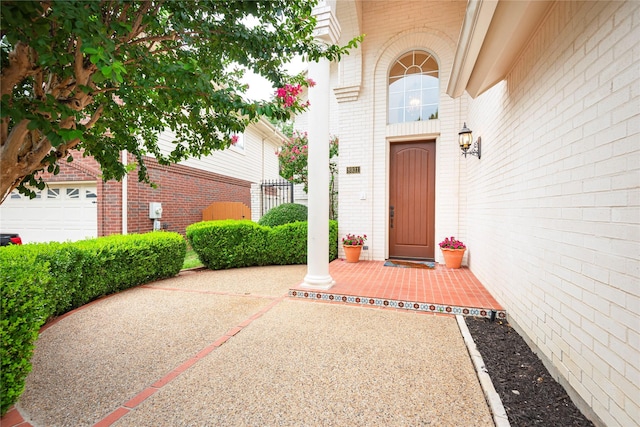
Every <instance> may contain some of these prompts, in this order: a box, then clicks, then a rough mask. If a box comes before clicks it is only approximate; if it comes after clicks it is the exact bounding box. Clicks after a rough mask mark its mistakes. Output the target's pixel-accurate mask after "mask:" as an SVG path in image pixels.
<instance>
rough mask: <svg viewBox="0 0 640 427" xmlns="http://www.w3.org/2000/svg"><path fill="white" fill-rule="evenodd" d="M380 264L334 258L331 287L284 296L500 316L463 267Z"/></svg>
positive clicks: (292, 291)
mask: <svg viewBox="0 0 640 427" xmlns="http://www.w3.org/2000/svg"><path fill="white" fill-rule="evenodd" d="M384 264H385V263H384V261H360V262H357V263H347V262H345V261H343V260H341V259H336V260H334V261H332V262H331V263H330V264H329V274H330V275H331V277H332V278H333V279H334V280H335V282H336V284H335V285H333V287H331V289H328V290H326V291H323V290H315V289H309V288H304V287H302V286H301V285H298V286H296V287H295V288H292V289H290V290H289V296H291V297H297V298H307V299H314V300H320V301H324V302H341V303H346V304H359V305H367V306H374V307H389V308H396V309H403V310H412V311H422V312H428V313H442V314H461V315H464V316H479V317H486V318H492V317H493V318H495V317H498V318H505V317H506V311H505V310H504V309H503V308H502V306H501V305H500V304H498V302H497V301H496V300H495V298H493V296H491V294H490V293H489V292H488V291H487V290H486V289H485V288H484V286H482V283H480V281H479V280H478V279H477V278H476V277H475V276H474V275H473V273H471V271H470V270H469V269H468V268H464V267H463V268H460V269H450V268H446V267H445V266H444V265H440V264H437V263H436V264H435V268H434V269H422V268H400V267H386V266H384Z"/></svg>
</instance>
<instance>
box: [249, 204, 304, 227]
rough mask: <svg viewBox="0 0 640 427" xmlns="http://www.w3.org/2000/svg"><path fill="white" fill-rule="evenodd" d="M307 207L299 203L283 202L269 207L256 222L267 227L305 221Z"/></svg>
mask: <svg viewBox="0 0 640 427" xmlns="http://www.w3.org/2000/svg"><path fill="white" fill-rule="evenodd" d="M308 211H309V209H308V208H307V207H306V206H305V205H301V204H299V203H283V204H281V205H278V206H276V207H275V208H271V209H269V210H268V211H267V213H265V214H264V215H263V216H262V218H260V220H259V221H258V224H260V225H265V226H267V227H275V226H278V225H284V224H289V223H292V222H298V221H306V220H307V214H308Z"/></svg>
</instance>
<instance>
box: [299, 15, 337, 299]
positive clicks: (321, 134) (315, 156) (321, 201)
mask: <svg viewBox="0 0 640 427" xmlns="http://www.w3.org/2000/svg"><path fill="white" fill-rule="evenodd" d="M314 15H315V16H316V18H317V21H318V24H317V27H316V37H317V38H319V39H321V40H323V41H326V42H328V43H335V42H336V41H337V39H338V33H339V28H338V25H337V22H336V20H335V16H334V14H333V11H332V9H331V7H330V6H328V5H326V4H325V5H322V6H320V7H318V8H316V10H315V11H314ZM329 75H330V63H329V61H328V60H327V59H321V60H320V61H319V62H312V63H310V64H309V70H308V76H309V78H310V79H312V80H313V81H314V82H315V83H316V84H315V86H314V87H311V88H309V112H308V115H309V118H310V119H309V127H308V129H307V134H308V138H309V162H308V166H307V168H308V169H307V173H308V179H309V181H308V182H309V188H308V194H309V202H308V207H309V214H308V227H309V228H308V231H307V275H306V276H305V278H304V283H303V284H302V286H304V287H307V288H313V289H323V290H326V289H329V288H331V287H332V286H333V285H334V283H335V282H334V280H333V278H332V277H331V275H330V274H329V102H330V98H329V96H330V90H331V88H330V87H329V84H330V78H329Z"/></svg>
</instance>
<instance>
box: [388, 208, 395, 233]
mask: <svg viewBox="0 0 640 427" xmlns="http://www.w3.org/2000/svg"><path fill="white" fill-rule="evenodd" d="M394 216H395V208H394V207H393V206H389V227H390V228H393V217H394Z"/></svg>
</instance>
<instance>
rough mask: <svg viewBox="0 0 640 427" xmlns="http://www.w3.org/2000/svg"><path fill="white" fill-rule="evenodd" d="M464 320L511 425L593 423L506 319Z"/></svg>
mask: <svg viewBox="0 0 640 427" xmlns="http://www.w3.org/2000/svg"><path fill="white" fill-rule="evenodd" d="M465 320H466V323H467V326H468V327H469V331H470V332H471V336H472V337H473V340H474V341H475V343H476V346H477V348H478V351H479V352H480V354H481V355H482V359H483V360H484V363H485V366H486V368H487V371H488V372H489V376H490V377H491V381H492V382H493V385H494V387H495V389H496V391H497V392H498V395H500V399H502V404H503V405H504V408H505V410H506V412H507V416H508V417H509V422H510V423H511V425H512V426H518V427H520V426H580V427H582V426H593V423H592V422H591V421H589V420H588V419H587V418H585V416H584V415H582V413H581V412H580V411H579V410H578V409H577V408H576V406H575V405H574V404H573V402H572V401H571V399H570V398H569V396H568V395H567V393H566V392H565V390H564V388H562V386H561V385H560V384H558V383H557V382H556V381H555V380H554V379H553V377H551V375H550V374H549V371H547V368H545V366H544V365H543V364H542V361H541V360H540V359H539V358H538V356H536V355H535V354H534V353H533V352H532V351H531V349H530V348H529V346H528V345H527V344H526V343H525V341H524V340H523V339H522V337H521V336H520V335H518V333H517V332H516V331H515V330H514V329H513V328H512V327H511V326H509V324H508V323H507V322H506V321H504V320H496V321H494V322H491V321H490V320H488V319H480V318H474V317H467V318H466V319H465Z"/></svg>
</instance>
